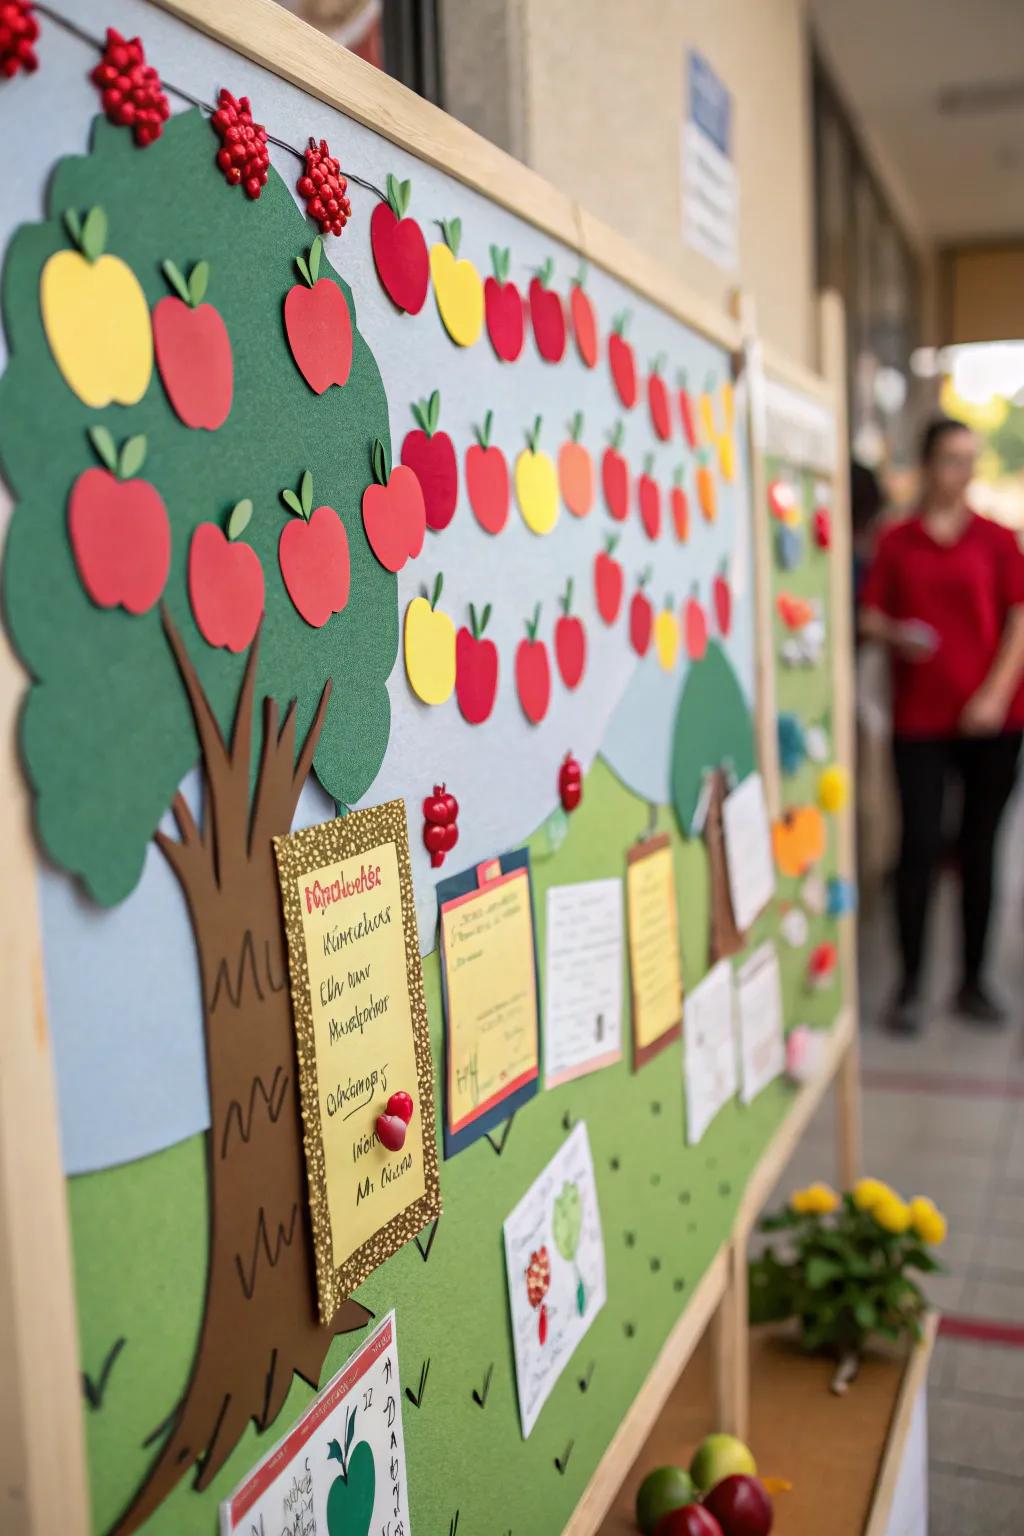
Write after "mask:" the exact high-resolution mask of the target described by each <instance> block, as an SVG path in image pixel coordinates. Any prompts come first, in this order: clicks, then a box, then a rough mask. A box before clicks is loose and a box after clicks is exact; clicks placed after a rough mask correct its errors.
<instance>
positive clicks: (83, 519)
mask: <svg viewBox="0 0 1024 1536" xmlns="http://www.w3.org/2000/svg"><path fill="white" fill-rule="evenodd" d="M89 439H90V441H91V442H92V445H93V447H94V448H95V449H96V452H97V453H98V454H99V455H100V457H101V458H102V460H103V462H104V464H105V465H106V468H105V469H97V468H96V467H95V466H94V467H93V468H91V469H86V470H83V472H82V473H81V474H80V475H79V476H78V479H77V480H76V481H75V483H74V485H73V486H72V487H71V495H70V497H69V499H68V535H69V537H70V540H71V551H72V554H73V555H74V557H75V565H76V567H77V569H78V574H79V576H80V577H81V580H82V585H83V587H84V588H85V590H86V592H88V594H89V596H90V597H91V598H92V600H93V602H94V603H96V604H98V606H99V607H100V608H118V607H120V608H124V609H126V610H127V612H128V613H134V614H140V613H147V612H148V611H149V609H150V608H152V607H153V604H154V603H155V602H156V601H157V599H158V598H159V597H160V594H161V593H162V592H163V590H164V586H165V585H166V582H167V573H168V571H169V570H170V566H171V525H170V522H169V520H168V517H167V508H166V507H165V506H164V503H163V499H162V498H161V496H160V494H159V492H158V491H157V490H156V489H155V487H154V486H152V485H150V484H149V482H148V480H137V479H133V478H131V475H132V473H133V472H134V471H135V470H137V469H141V468H142V464H143V461H144V459H145V453H146V439H145V438H144V437H141V436H139V437H133V438H129V439H128V440H127V442H125V443H124V445H123V446H122V448H121V452H120V455H118V453H117V450H116V448H115V446H114V440H113V438H112V437H111V435H110V432H109V431H108V429H107V428H106V427H94V428H93V429H92V430H91V431H90V432H89Z"/></svg>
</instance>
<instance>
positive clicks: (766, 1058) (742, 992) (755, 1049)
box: [736, 943, 786, 1104]
mask: <svg viewBox="0 0 1024 1536" xmlns="http://www.w3.org/2000/svg"><path fill="white" fill-rule="evenodd" d="M736 1003H737V1015H738V1019H739V1036H740V1084H741V1087H740V1097H741V1099H742V1100H743V1102H744V1104H749V1103H750V1101H751V1100H752V1099H754V1098H756V1096H757V1095H758V1094H759V1093H760V1092H761V1090H762V1088H767V1086H768V1084H769V1083H770V1082H771V1081H772V1080H773V1079H774V1078H776V1077H778V1075H779V1073H780V1072H781V1071H782V1070H783V1068H784V1067H785V1065H786V1040H785V1030H784V1028H783V1014H782V985H781V981H780V977H779V957H778V955H777V954H776V953H775V946H774V944H770V943H769V944H762V945H760V947H759V948H758V949H755V951H754V953H753V954H752V955H751V957H750V959H749V960H747V961H746V963H745V964H744V965H742V966H741V967H740V969H739V971H738V973H737V976H736Z"/></svg>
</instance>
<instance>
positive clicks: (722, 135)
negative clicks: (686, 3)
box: [682, 49, 740, 272]
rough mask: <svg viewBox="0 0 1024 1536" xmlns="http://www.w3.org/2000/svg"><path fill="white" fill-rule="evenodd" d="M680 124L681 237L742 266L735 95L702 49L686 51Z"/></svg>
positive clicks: (726, 264)
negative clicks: (683, 108) (734, 140)
mask: <svg viewBox="0 0 1024 1536" xmlns="http://www.w3.org/2000/svg"><path fill="white" fill-rule="evenodd" d="M684 88H685V91H686V98H687V105H686V115H685V118H684V121H683V127H682V168H683V239H684V240H685V241H686V243H687V245H691V246H693V248H694V250H697V251H700V252H701V254H702V255H703V256H706V257H707V258H708V259H709V261H713V262H714V263H715V265H716V266H719V267H723V268H725V270H726V271H728V272H734V271H735V270H736V268H737V266H738V265H739V223H740V211H739V183H738V181H737V177H736V167H735V166H734V164H733V158H732V129H733V122H732V95H731V93H730V92H729V91H727V90H726V88H725V86H724V85H723V84H722V82H721V80H720V79H719V78H718V76H717V75H716V74H715V72H714V70H713V69H712V68H711V65H710V64H709V63H708V61H707V59H705V58H704V57H703V55H702V54H699V53H697V52H695V51H694V50H693V49H691V50H690V51H689V52H688V53H687V55H686V80H685V82H684Z"/></svg>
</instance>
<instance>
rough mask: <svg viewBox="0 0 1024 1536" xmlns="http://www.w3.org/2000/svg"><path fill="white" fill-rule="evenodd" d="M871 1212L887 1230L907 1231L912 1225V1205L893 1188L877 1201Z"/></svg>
mask: <svg viewBox="0 0 1024 1536" xmlns="http://www.w3.org/2000/svg"><path fill="white" fill-rule="evenodd" d="M871 1214H872V1216H873V1217H874V1218H875V1220H876V1221H877V1222H878V1225H879V1226H880V1227H884V1228H885V1230H886V1231H887V1232H905V1231H906V1230H907V1228H908V1227H909V1226H910V1219H911V1218H910V1206H909V1205H908V1204H907V1203H906V1201H905V1200H901V1199H900V1197H899V1195H897V1194H894V1193H893V1191H892V1190H890V1191H889V1193H888V1194H887V1195H883V1196H882V1198H881V1200H878V1201H876V1202H875V1204H874V1205H873V1206H872V1208H871Z"/></svg>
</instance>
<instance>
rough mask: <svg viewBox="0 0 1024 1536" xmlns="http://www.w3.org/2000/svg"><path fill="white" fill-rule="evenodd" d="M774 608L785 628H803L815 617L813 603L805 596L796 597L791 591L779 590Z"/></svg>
mask: <svg viewBox="0 0 1024 1536" xmlns="http://www.w3.org/2000/svg"><path fill="white" fill-rule="evenodd" d="M775 610H776V612H777V613H778V615H779V618H780V619H781V620H782V622H783V624H785V626H786V628H787V629H803V628H804V626H805V625H806V624H811V623H813V622H814V620H815V619H816V618H817V611H816V609H815V607H814V604H813V603H812V602H810V600H809V599H808V598H806V597H796V596H794V594H793V593H792V592H780V593H779V594H778V596H777V597H776V599H775Z"/></svg>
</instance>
